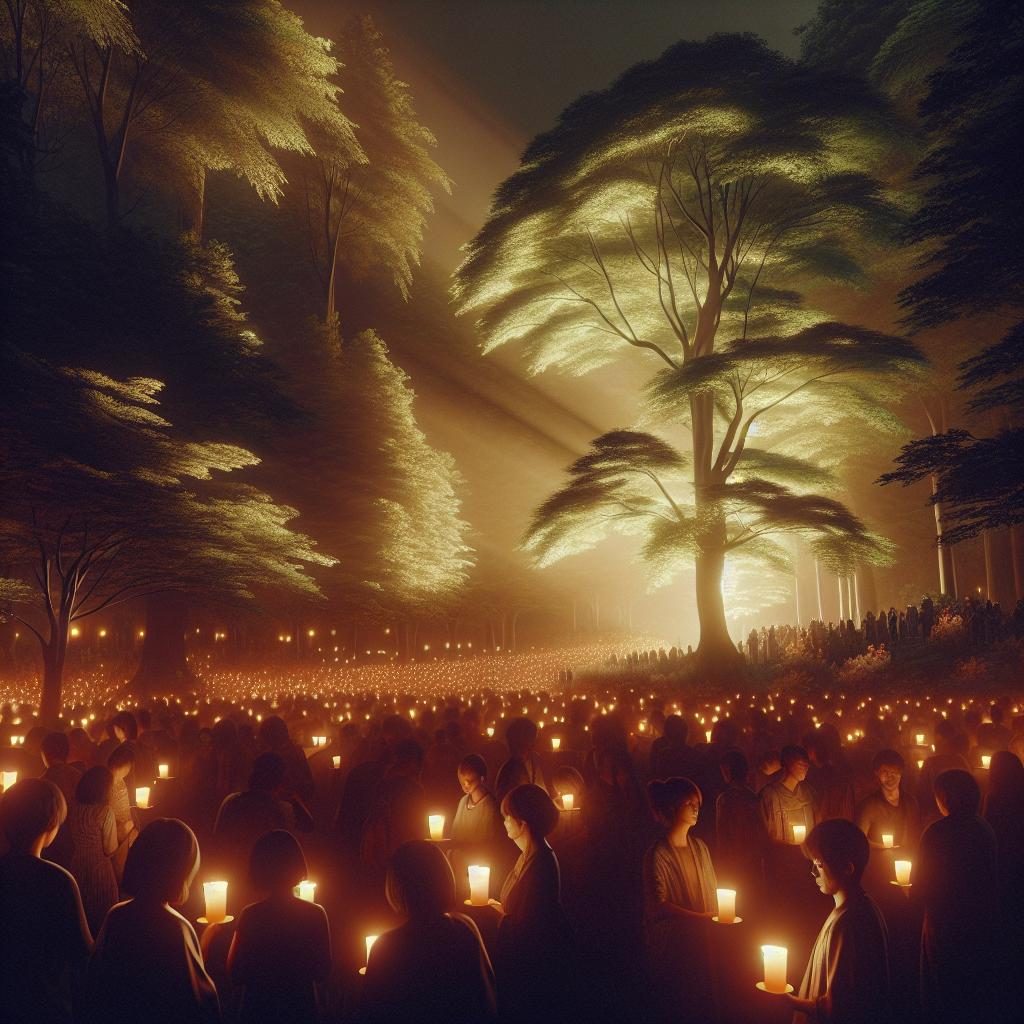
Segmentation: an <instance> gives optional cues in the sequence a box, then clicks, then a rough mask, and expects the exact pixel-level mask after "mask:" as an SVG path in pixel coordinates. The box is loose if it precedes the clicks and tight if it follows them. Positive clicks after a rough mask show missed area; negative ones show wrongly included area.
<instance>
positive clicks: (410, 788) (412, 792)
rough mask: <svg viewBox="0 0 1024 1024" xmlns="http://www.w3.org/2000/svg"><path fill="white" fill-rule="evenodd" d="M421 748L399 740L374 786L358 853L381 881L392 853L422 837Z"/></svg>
mask: <svg viewBox="0 0 1024 1024" xmlns="http://www.w3.org/2000/svg"><path fill="white" fill-rule="evenodd" d="M422 769H423V748H422V747H421V746H420V745H419V744H418V743H417V742H416V741H415V740H411V739H410V740H402V741H401V742H400V743H399V744H398V745H397V746H396V747H395V752H394V760H393V761H392V762H391V764H390V765H389V766H388V769H387V771H386V772H385V774H384V778H383V779H382V780H381V783H380V786H379V787H378V789H377V795H376V800H375V802H374V804H373V808H372V809H371V811H370V814H369V817H368V818H367V820H366V822H365V824H364V826H363V837H362V841H361V843H360V847H359V856H360V859H361V860H362V863H363V865H364V866H365V867H366V868H368V869H369V870H370V871H371V873H376V875H377V878H378V880H382V879H383V877H384V872H385V871H386V870H387V865H388V862H389V861H390V860H391V856H392V854H394V852H395V850H397V849H398V847H400V846H401V845H402V844H403V843H408V842H411V841H412V840H413V839H420V838H423V837H424V835H425V834H426V830H427V806H426V798H425V795H424V793H423V786H422V785H421V784H420V773H421V771H422Z"/></svg>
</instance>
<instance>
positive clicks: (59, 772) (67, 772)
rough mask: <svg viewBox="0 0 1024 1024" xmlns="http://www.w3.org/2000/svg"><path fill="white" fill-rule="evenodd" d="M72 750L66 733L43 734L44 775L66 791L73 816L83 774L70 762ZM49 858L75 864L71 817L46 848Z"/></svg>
mask: <svg viewBox="0 0 1024 1024" xmlns="http://www.w3.org/2000/svg"><path fill="white" fill-rule="evenodd" d="M70 753H71V744H70V743H69V742H68V738H67V736H65V735H64V733H62V732H51V733H48V734H47V735H46V736H44V737H43V742H42V743H41V744H40V747H39V754H40V757H41V758H42V760H43V767H44V769H45V770H44V771H43V774H42V778H44V779H46V780H47V782H52V783H53V784H54V785H55V786H56V787H57V788H58V789H59V790H60V791H61V793H63V794H64V800H65V802H66V803H67V805H68V812H69V815H70V811H71V807H72V805H73V804H74V801H75V787H76V786H77V785H78V780H79V779H80V778H81V777H82V773H81V772H80V771H79V770H78V769H77V768H74V767H72V766H71V765H69V764H68V756H69V755H70ZM46 859H47V860H50V861H53V863H54V864H59V865H60V866H61V867H63V868H66V867H67V866H68V865H69V864H70V863H71V835H70V833H69V831H68V822H67V820H65V822H64V824H63V825H61V827H60V831H59V832H58V833H57V838H56V839H54V841H53V842H52V843H50V845H49V846H48V847H47V848H46Z"/></svg>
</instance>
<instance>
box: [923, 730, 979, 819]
mask: <svg viewBox="0 0 1024 1024" xmlns="http://www.w3.org/2000/svg"><path fill="white" fill-rule="evenodd" d="M966 741H967V737H966V736H964V735H963V733H961V732H959V731H958V730H957V726H956V725H955V723H954V722H953V721H952V720H951V719H948V718H942V719H940V720H939V721H938V722H937V723H936V725H935V753H934V754H932V755H931V756H930V757H927V758H925V762H924V766H923V767H922V768H921V771H920V772H918V775H917V806H918V808H919V809H920V814H921V825H922V827H923V826H925V825H929V824H931V823H932V822H933V821H937V820H938V819H939V818H940V817H941V814H940V812H939V809H938V806H937V805H936V803H935V780H936V779H937V778H938V777H939V776H940V775H941V774H942V773H943V772H947V771H952V770H953V769H962V770H963V771H965V772H966V771H970V765H968V763H967V759H966V758H965V757H964V755H963V752H961V750H962V749H963V748H965V746H966ZM958 748H961V749H958Z"/></svg>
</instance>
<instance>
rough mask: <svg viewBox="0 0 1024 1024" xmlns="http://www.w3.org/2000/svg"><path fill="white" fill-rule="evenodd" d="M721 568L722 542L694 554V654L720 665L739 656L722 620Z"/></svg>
mask: <svg viewBox="0 0 1024 1024" xmlns="http://www.w3.org/2000/svg"><path fill="white" fill-rule="evenodd" d="M721 531H722V533H723V534H724V531H725V524H724V523H723V524H721ZM723 540H724V537H723ZM724 569H725V549H724V544H723V545H722V546H721V547H717V548H710V550H709V548H705V549H704V550H702V551H701V553H700V554H699V555H698V556H697V559H696V577H697V581H696V582H697V618H698V620H699V621H700V643H699V644H698V645H697V656H698V657H699V658H700V660H701V661H702V662H704V663H705V664H709V665H719V666H721V667H723V668H724V667H729V666H731V665H732V664H733V663H734V662H735V661H736V660H737V659H738V658H739V657H740V655H739V652H738V651H737V650H736V648H735V647H734V646H733V643H732V640H731V639H730V637H729V629H728V626H727V625H726V622H725V601H724V600H723V599H722V572H723V570H724Z"/></svg>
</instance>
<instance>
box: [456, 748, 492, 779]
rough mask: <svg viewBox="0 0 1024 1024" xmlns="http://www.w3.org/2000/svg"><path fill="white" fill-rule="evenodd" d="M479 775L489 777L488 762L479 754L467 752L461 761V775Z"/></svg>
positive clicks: (484, 777)
mask: <svg viewBox="0 0 1024 1024" xmlns="http://www.w3.org/2000/svg"><path fill="white" fill-rule="evenodd" d="M470 773H472V774H473V775H479V776H480V778H481V779H486V778H487V762H486V761H485V760H484V759H483V758H482V757H481V756H480V755H479V754H467V755H466V756H465V757H464V758H463V759H462V760H461V761H460V762H459V775H469V774H470Z"/></svg>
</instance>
